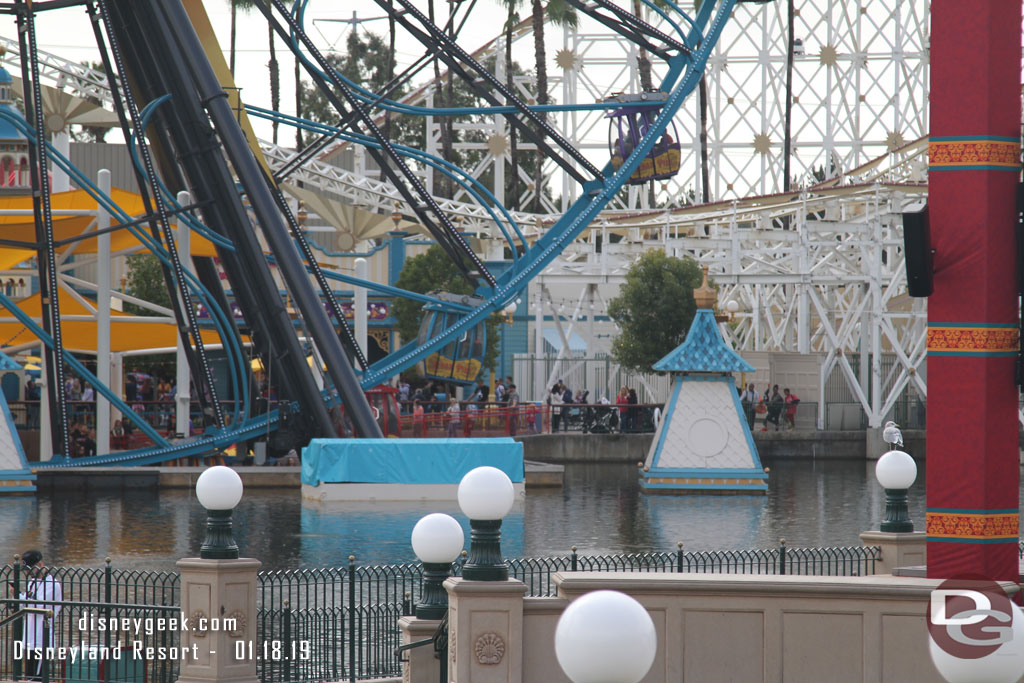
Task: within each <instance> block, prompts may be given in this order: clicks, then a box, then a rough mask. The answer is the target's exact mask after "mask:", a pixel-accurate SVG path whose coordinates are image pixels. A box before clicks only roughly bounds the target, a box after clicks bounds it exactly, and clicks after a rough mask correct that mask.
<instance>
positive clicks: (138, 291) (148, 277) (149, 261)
mask: <svg viewBox="0 0 1024 683" xmlns="http://www.w3.org/2000/svg"><path fill="white" fill-rule="evenodd" d="M127 284H128V294H130V295H132V296H134V297H135V298H136V299H142V300H143V301H148V302H150V303H152V304H156V305H157V306H163V307H165V308H170V307H171V295H170V294H169V293H168V292H167V285H166V284H165V283H164V272H163V269H162V268H161V266H160V259H158V258H157V257H156V256H154V255H153V254H131V255H129V256H128V283H127ZM124 311H125V313H131V314H133V315H153V312H152V311H150V310H149V309H146V308H142V307H141V306H136V305H135V304H125V305H124Z"/></svg>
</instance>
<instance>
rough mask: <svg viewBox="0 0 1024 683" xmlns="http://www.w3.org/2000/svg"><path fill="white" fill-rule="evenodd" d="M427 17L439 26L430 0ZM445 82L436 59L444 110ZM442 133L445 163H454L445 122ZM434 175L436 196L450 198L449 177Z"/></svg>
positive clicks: (436, 78) (436, 89) (440, 102)
mask: <svg viewBox="0 0 1024 683" xmlns="http://www.w3.org/2000/svg"><path fill="white" fill-rule="evenodd" d="M427 17H428V19H430V23H432V24H434V25H435V26H436V25H437V22H436V21H435V20H434V0H430V2H429V3H427ZM442 83H443V81H442V80H441V64H440V59H438V58H437V57H436V56H435V57H434V92H435V93H436V95H435V96H436V97H437V100H436V101H435V102H434V106H435V107H436V108H443V107H444V106H445V98H444V91H443V90H442V88H441V85H442ZM438 128H439V129H440V133H441V154H442V155H443V156H444V159H445V161H449V162H454V161H455V160H454V159H453V158H452V139H451V137H450V135H449V131H450V128H448V126H447V125H446V124H445V122H444V121H442V122H441V124H440V125H439V126H438ZM427 135H428V136H429V135H430V131H429V130H428V131H427ZM433 173H434V194H435V195H437V196H441V197H449V196H451V195H450V192H449V190H448V188H449V187H450V186H451V183H450V182H449V180H448V176H446V175H444V174H443V173H440V172H439V171H437V170H436V169H435V170H434V171H433Z"/></svg>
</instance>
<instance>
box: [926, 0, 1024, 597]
mask: <svg viewBox="0 0 1024 683" xmlns="http://www.w3.org/2000/svg"><path fill="white" fill-rule="evenodd" d="M931 24H932V37H931V137H930V141H929V165H930V168H929V177H928V202H929V216H930V221H931V232H932V247H933V248H934V249H935V291H934V294H932V296H931V297H930V298H929V300H928V454H927V457H928V467H927V470H928V476H927V505H928V512H927V520H926V526H927V534H928V576H929V577H932V578H947V577H950V576H953V575H956V574H963V573H976V574H983V575H986V576H988V577H991V578H993V579H996V580H1013V581H1015V580H1016V579H1017V577H1018V560H1017V539H1018V514H1019V513H1018V509H1017V508H1018V502H1017V501H1018V498H1017V497H1018V449H1017V398H1018V390H1017V386H1016V384H1015V379H1014V364H1015V356H1016V351H1017V336H1018V335H1017V330H1018V310H1017V291H1016V290H1017V264H1016V238H1015V227H1014V226H1015V220H1016V201H1015V192H1016V185H1017V180H1018V176H1019V171H1020V132H1021V128H1020V126H1021V108H1020V95H1021V87H1020V83H1021V79H1020V69H1021V3H1020V2H1019V0H1018V1H1013V0H1004V1H1000V2H990V1H989V0H934V1H933V2H932V6H931Z"/></svg>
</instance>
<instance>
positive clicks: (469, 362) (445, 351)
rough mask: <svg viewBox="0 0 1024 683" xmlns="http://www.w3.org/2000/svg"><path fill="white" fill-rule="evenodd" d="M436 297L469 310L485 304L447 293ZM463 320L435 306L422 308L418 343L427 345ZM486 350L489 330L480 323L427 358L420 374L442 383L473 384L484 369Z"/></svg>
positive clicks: (437, 294) (440, 293)
mask: <svg viewBox="0 0 1024 683" xmlns="http://www.w3.org/2000/svg"><path fill="white" fill-rule="evenodd" d="M433 296H436V297H438V298H441V299H444V300H448V301H453V302H456V303H460V304H462V305H465V306H469V307H476V306H477V305H479V304H481V303H483V302H482V300H480V299H476V298H475V297H471V296H459V295H454V294H447V293H445V292H439V293H434V294H433ZM460 317H461V315H460V314H459V313H454V312H451V311H445V310H442V309H441V307H440V306H438V305H435V304H427V305H426V306H424V307H423V321H422V322H421V323H420V331H419V335H418V336H417V343H418V344H420V345H423V344H426V343H427V342H429V341H430V340H431V339H434V338H435V337H437V336H438V335H440V334H441V333H443V332H444V331H445V330H446V329H448V328H450V327H451V326H452V325H454V324H455V323H457V322H458V320H459V318H460ZM486 348H487V331H486V328H485V326H484V324H483V323H482V322H481V323H477V324H476V325H474V326H473V327H470V328H469V329H467V330H465V331H463V332H462V334H461V335H459V336H457V337H455V338H454V339H452V340H451V341H449V342H448V343H447V344H445V345H444V346H443V347H441V349H440V350H438V351H435V352H434V353H432V354H430V355H429V356H427V358H426V359H425V360H424V361H423V363H422V367H421V373H422V374H423V376H424V377H428V378H430V379H436V380H440V381H442V382H455V383H457V384H472V383H473V381H474V380H475V379H476V377H477V375H479V374H480V368H482V367H483V361H484V350H485V349H486Z"/></svg>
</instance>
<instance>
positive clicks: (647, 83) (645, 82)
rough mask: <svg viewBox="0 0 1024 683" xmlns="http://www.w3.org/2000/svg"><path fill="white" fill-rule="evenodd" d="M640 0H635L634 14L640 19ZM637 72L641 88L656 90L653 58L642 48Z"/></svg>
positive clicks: (646, 90) (643, 89) (638, 58)
mask: <svg viewBox="0 0 1024 683" xmlns="http://www.w3.org/2000/svg"><path fill="white" fill-rule="evenodd" d="M642 11H643V10H642V7H641V5H640V0H633V14H634V15H635V16H636V17H637V18H638V19H640V18H641V16H640V13H641V12H642ZM636 68H637V72H638V73H639V76H640V89H641V90H642V91H644V92H649V91H651V90H654V80H653V79H652V78H651V60H650V58H649V57H648V56H647V50H645V49H643V48H640V54H639V55H638V56H637V60H636Z"/></svg>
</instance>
